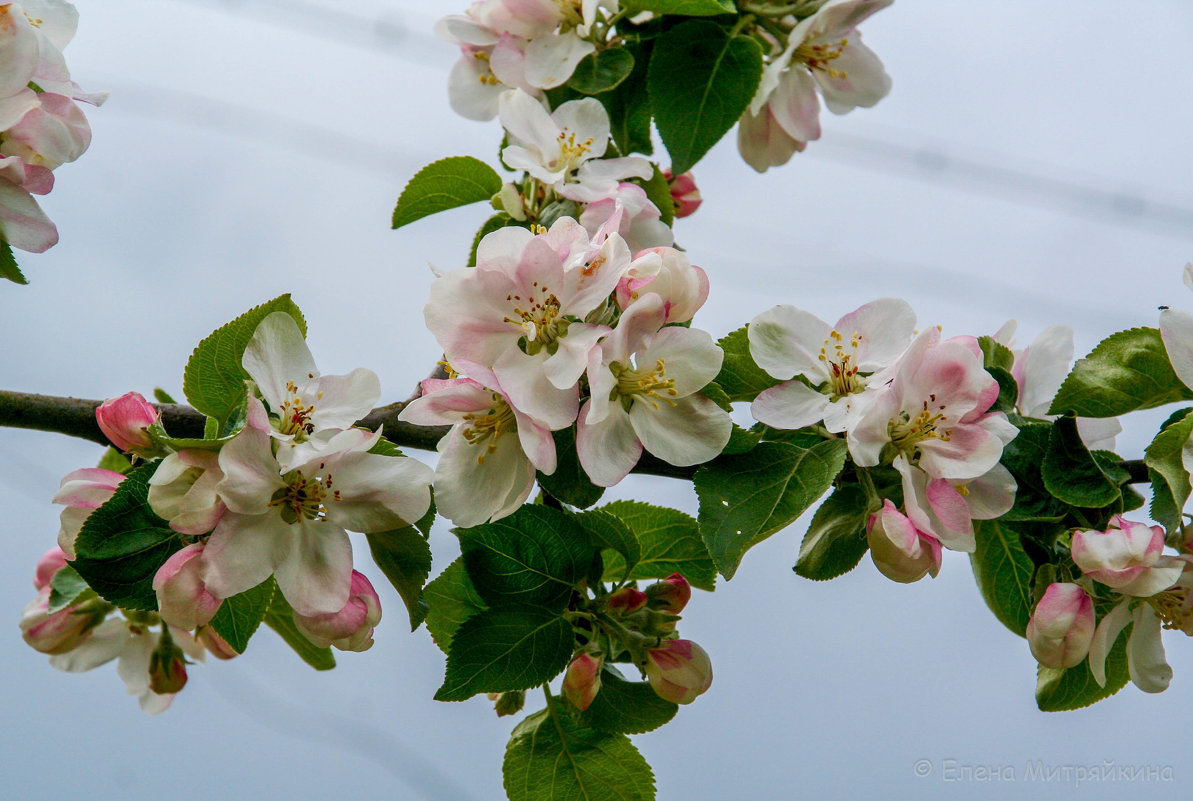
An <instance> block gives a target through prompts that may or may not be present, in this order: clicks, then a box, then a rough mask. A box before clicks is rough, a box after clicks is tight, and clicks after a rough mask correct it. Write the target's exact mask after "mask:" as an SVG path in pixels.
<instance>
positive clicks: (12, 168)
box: [0, 156, 58, 253]
mask: <svg viewBox="0 0 1193 801" xmlns="http://www.w3.org/2000/svg"><path fill="white" fill-rule="evenodd" d="M53 186H54V176H53V175H51V174H50V171H49V170H47V169H46V168H45V167H38V166H35V165H32V164H26V163H25V161H24V160H23V159H19V158H9V157H8V156H0V239H2V240H4V241H5V242H7V243H8V244H10V245H12V246H13V247H14V248H19V249H20V250H27V251H29V252H30V253H43V252H45V251H46V250H49V249H50V248H51V247H53V246H54V245H56V244H58V229H57V228H55V227H54V223H53V222H52V221H51V220H50V218H49V217H47V216H46V215H45V212H43V211H42V210H41V206H39V205H37V201H36V200H34V199H33V195H44V194H46V193H48V192H49V191H50V189H52V188H53Z"/></svg>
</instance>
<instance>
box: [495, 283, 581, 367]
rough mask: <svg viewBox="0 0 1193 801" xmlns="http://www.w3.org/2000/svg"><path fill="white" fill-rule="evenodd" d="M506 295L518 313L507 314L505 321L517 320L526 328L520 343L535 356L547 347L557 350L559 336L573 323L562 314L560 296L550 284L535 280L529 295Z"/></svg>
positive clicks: (517, 323)
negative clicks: (508, 315) (550, 287)
mask: <svg viewBox="0 0 1193 801" xmlns="http://www.w3.org/2000/svg"><path fill="white" fill-rule="evenodd" d="M505 299H506V300H507V301H508V302H509V303H511V304H512V306H513V313H514V316H512V317H506V318H504V320H503V322H506V323H513V324H514V325H516V326H518V327H519V328H521V329H522V337H521V339H519V340H518V347H520V348H521V349H522V351H523V352H524V353H527V354H529V355H531V356H534V355H535V354H537V353H538V352H539V351H541V350H542V349H543V348H546V349H547V352H548V353H550V354H554V353H555V351H556V350H557V349H558V347H559V346H558V345H557V344H556V340H559V339H561V338H562V337H565V336H567V332H568V326H569V325H571V321H570V320H568V319H567V318H565V317H562V316H561V315H560V309H561V304H560V302H559V298H557V297H555V294H554V293H552V292H551V290H550V289H549V288H548V287H546V286H540V285H539V282H538V281H535V282H533V283H532V284H531V290H530V295H529V297H527V298H523V297H522V296H521V295H506V296H505Z"/></svg>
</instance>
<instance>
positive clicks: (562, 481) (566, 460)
mask: <svg viewBox="0 0 1193 801" xmlns="http://www.w3.org/2000/svg"><path fill="white" fill-rule="evenodd" d="M553 436H554V437H555V455H556V467H555V472H554V473H552V474H551V475H549V476H548V475H545V474H543V473H542V472H540V473H538V474H537V479H538V483H539V486H540V487H542V488H543V489H544V490H546V492H547V494H549V495H551V496H553V497H555V498H557V499H558V500H561V501H563V502H564V503H566V504H569V505H571V506H575V507H577V508H580V509H587V508H588V507H590V506H592V505H593V504H594V503H596V502H597V501H599V500H600V499H601V496H602V495H604V494H605V488H604V487H598V486H597V485H596V484H593V483H592V480H591V479H589V477H588V474H587V473H585V472H584V468H583V467H581V466H580V457H579V456H578V455H577V454H576V430H575V429H574V428H572V427H571V426H568V427H567V428H561V429H560V430H558V431H556V432H555V433H554V435H553Z"/></svg>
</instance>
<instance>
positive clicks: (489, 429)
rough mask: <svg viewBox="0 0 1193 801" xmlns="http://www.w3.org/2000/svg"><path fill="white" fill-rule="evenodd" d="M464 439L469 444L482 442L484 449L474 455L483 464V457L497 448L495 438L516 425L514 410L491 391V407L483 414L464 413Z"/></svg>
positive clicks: (503, 399) (498, 437)
mask: <svg viewBox="0 0 1193 801" xmlns="http://www.w3.org/2000/svg"><path fill="white" fill-rule="evenodd" d="M464 422H465V426H464V431H463V434H464V439H466V440H468V444H469V445H481V444H484V446H485V447H484V449H483V450H482V451H481V452H480V454H479V455H478V456H477V457H476V463H477V464H484V463H485V457H486V456H488V455H489V454H490V453H493V452H494V451H496V450H497V440H499V439H501V435H502V434H504V433H505V432H506V431H510V430H511V429H516V428H517V427H518V420H517V418H516V417H514V410H513V409H511V408H510V405H509V404H508V403H506V401H505V398H503V397H501V396H500V395H498V394H497V393H496V392H494V393H493V408H492V409H489V410H488V411H487V412H485V413H484V414H473V413H471V412H469V413H468V414H466V415H464Z"/></svg>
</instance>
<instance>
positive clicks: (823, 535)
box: [795, 484, 869, 581]
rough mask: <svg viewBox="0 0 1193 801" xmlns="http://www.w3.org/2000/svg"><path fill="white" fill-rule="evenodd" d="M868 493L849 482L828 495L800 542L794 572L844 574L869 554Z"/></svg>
mask: <svg viewBox="0 0 1193 801" xmlns="http://www.w3.org/2000/svg"><path fill="white" fill-rule="evenodd" d="M867 517H868V513H867V511H866V493H865V492H864V491H863V490H862V488H861V487H859V486H857V485H856V484H847V485H845V486H844V487H841V488H839V489H837V490H836V491H835V492H833V494H832V495H830V496H828V498H827V499H826V500H825V502H824V503H822V504H820V508H819V509H817V510H816V514H815V515H813V516H812V524H811V525H810V526H808V533H807V534H805V535H804V541H803V542H802V543H800V546H799V559H798V560H797V561H796V563H795V572H796V574H797V575H800V576H803V577H804V578H807V579H812V580H813V581H826V580H828V579H833V578H836V577H837V576H843V575H845V574H846V573H848V572H849V571H850V570H853V569H854V568H855V567H857V563H858V562H860V561H861V559H862V557H863V556H865V555H866V551H867V550H869V546H868V545H867V544H866V518H867Z"/></svg>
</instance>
